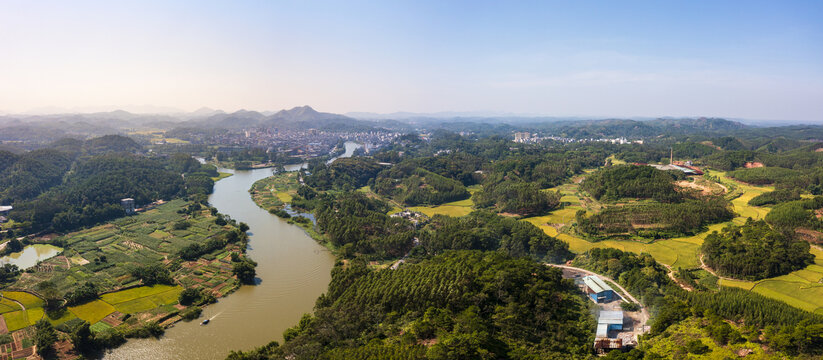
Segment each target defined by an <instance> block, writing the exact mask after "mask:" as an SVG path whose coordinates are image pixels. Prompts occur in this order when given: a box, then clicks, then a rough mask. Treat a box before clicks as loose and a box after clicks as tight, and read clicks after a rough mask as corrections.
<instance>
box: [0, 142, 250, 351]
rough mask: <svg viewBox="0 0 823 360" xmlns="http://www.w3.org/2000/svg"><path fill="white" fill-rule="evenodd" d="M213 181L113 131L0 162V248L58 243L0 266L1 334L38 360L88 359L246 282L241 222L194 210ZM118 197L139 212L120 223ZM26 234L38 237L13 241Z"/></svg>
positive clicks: (154, 332)
mask: <svg viewBox="0 0 823 360" xmlns="http://www.w3.org/2000/svg"><path fill="white" fill-rule="evenodd" d="M216 176H218V174H217V171H216V169H215V168H214V167H213V166H209V165H201V164H200V163H198V162H197V161H196V160H194V159H192V158H191V157H190V156H188V155H184V154H176V155H171V156H168V157H155V156H151V155H150V154H146V153H145V151H144V149H143V148H142V147H141V146H139V145H137V144H136V143H134V141H132V140H131V139H129V138H125V137H120V136H106V137H103V138H98V139H90V140H87V141H77V140H62V141H58V142H56V143H54V144H52V145H51V146H50V147H49V148H47V149H43V150H35V151H31V152H28V153H25V154H23V155H20V156H14V157H12V158H11V159H10V161H7V162H5V163H4V168H3V169H2V170H1V171H0V183H2V184H3V185H4V186H2V189H3V190H2V194H1V195H2V197H3V199H4V201H10V202H11V203H12V204H13V205H14V209H13V210H12V211H11V213H10V214H9V217H10V219H11V221H9V222H8V223H5V224H3V228H4V234H5V236H6V237H7V238H12V239H10V240H9V241H8V242H7V243H6V245H5V246H6V248H9V249H10V250H13V249H14V248H18V246H16V245H15V244H16V243H18V242H20V241H19V240H18V239H16V237H17V236H23V237H22V242H23V243H26V244H28V243H34V244H39V243H49V244H53V245H57V246H60V247H61V248H62V251H61V252H60V254H59V255H58V256H55V257H52V258H49V259H47V260H45V261H42V262H40V263H38V264H37V265H36V266H34V267H32V268H28V269H24V271H21V270H20V269H17V268H16V267H15V266H13V265H6V266H5V267H4V268H3V274H2V275H3V276H2V285H1V286H2V295H3V302H4V303H3V307H2V308H0V311H1V312H0V314H2V319H3V322H4V324H5V328H6V329H7V330H8V331H10V332H19V333H20V334H21V335H20V336H21V337H22V338H23V339H30V340H31V341H33V343H36V345H37V351H38V352H39V353H40V354H41V355H42V356H46V357H50V356H58V357H71V356H77V355H84V356H93V355H94V354H96V353H97V352H99V351H100V350H101V349H105V348H108V347H112V346H117V345H119V344H121V343H123V342H124V341H125V339H126V338H129V337H147V336H159V335H160V334H162V333H163V328H164V327H165V326H168V325H170V324H172V323H173V322H175V321H178V320H181V319H192V318H196V317H197V315H199V312H200V308H199V306H201V305H206V304H208V303H210V302H213V301H215V298H216V297H220V296H224V295H226V294H228V293H231V292H232V291H233V290H234V289H235V288H237V287H238V286H239V285H240V284H241V283H253V278H254V262H253V261H251V260H249V259H246V258H245V256H244V253H245V248H246V246H245V243H246V241H247V240H246V238H247V237H246V234H245V231H247V230H248V226H246V225H245V224H243V223H237V222H236V221H234V220H232V219H230V218H228V217H226V216H224V215H222V214H219V213H218V212H217V209H215V208H212V207H209V206H208V204H207V203H206V196H207V195H208V194H209V193H211V191H212V187H213V184H214V183H213V180H212V179H211V178H212V177H216ZM125 197H132V198H133V199H134V200H135V203H136V204H138V206H143V207H144V209H141V210H142V212H139V213H138V214H137V215H134V216H125V215H126V214H125V212H124V209H123V207H122V206H121V205H120V199H122V198H125ZM32 232H39V234H45V235H29V236H24V235H27V234H31V233H32ZM7 299H10V300H7ZM11 300H14V301H16V302H13V301H11ZM26 341H28V340H24V342H23V344H26V343H27V342H26ZM29 343H32V342H29ZM72 354H73V355H72Z"/></svg>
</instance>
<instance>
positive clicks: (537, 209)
mask: <svg viewBox="0 0 823 360" xmlns="http://www.w3.org/2000/svg"><path fill="white" fill-rule="evenodd" d="M560 197H561V196H560V194H559V193H558V192H556V191H541V190H540V187H539V186H537V185H536V184H533V183H529V182H525V181H522V180H519V179H510V178H506V177H503V176H502V175H501V174H499V173H495V174H491V175H489V176H488V177H487V178H486V180H485V181H483V188H482V189H481V190H480V191H478V192H477V193H475V194H474V204H475V206H476V207H478V208H495V209H496V210H498V211H500V212H504V213H511V214H516V215H522V216H530V215H539V214H543V213H546V212H548V211H551V210H554V209H556V208H557V207H558V206H560Z"/></svg>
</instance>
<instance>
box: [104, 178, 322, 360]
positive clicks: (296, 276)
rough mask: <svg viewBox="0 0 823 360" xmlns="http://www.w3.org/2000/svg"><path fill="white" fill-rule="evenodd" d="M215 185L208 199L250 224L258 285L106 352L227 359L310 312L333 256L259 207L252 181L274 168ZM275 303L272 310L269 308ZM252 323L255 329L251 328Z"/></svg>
mask: <svg viewBox="0 0 823 360" xmlns="http://www.w3.org/2000/svg"><path fill="white" fill-rule="evenodd" d="M220 171H221V172H229V173H233V174H234V175H233V176H231V177H228V178H225V179H223V180H220V181H219V182H217V183H216V184H215V188H214V193H213V194H212V195H211V196H210V198H209V203H210V205H212V206H214V207H216V208H217V209H219V210H220V212H221V213H223V214H226V215H228V216H231V218H232V219H235V220H238V221H243V222H245V223H247V224H249V226H250V231H249V232H248V235H249V243H248V244H249V247H248V249H247V251H246V253H247V255H248V256H249V257H250V258H252V259H254V260H256V261H257V262H258V266H257V268H256V271H257V285H255V286H242V287H239V288H238V289H237V290H236V291H234V292H233V293H232V294H231V296H226V297H223V298H221V299H220V301H218V302H217V303H215V304H211V305H208V306H206V307H204V308H203V315H202V318H207V319H211V321H210V322H209V324H208V325H207V326H201V325H200V324H199V322H198V321H193V322H178V323H176V324H175V325H174V326H173V327H171V328H169V329H167V330H166V332H165V334H164V335H163V336H162V337H160V338H159V339H135V340H129V341H128V342H127V343H126V344H124V345H122V346H120V347H118V348H116V349H113V350H111V351H109V352H108V353H106V354H105V356H104V358H105V359H134V358H152V359H224V358H225V357H226V356H227V355H228V353H229V351H231V350H245V349H251V348H254V347H257V346H261V345H264V344H266V343H268V342H269V341H271V340H272V339H273V338H274V339H275V340H279V341H282V338H280V339H277V338H279V337H280V334H282V333H283V331H285V330H286V329H287V328H289V327H291V326H293V325H294V324H296V323H297V322H298V321H299V320H300V317H301V316H302V315H303V314H304V313H308V312H311V311H312V308H313V304H314V303H315V301H316V299H317V297H318V296H320V294H322V293H323V292H325V291H326V289H327V286H328V283H329V281H330V280H331V268H332V267H333V264H334V257H333V256H332V255H331V254H330V252H329V251H326V250H325V249H324V248H323V247H321V246H319V245H318V244H317V243H316V242H315V241H313V240H312V239H311V238H310V237H309V236H307V235H306V233H305V232H304V231H303V229H301V228H298V227H295V226H292V225H290V224H289V223H288V222H287V221H284V220H280V219H278V218H277V217H276V216H274V215H272V214H269V213H268V211H266V210H264V209H261V208H259V207H258V206H257V205H256V204H255V203H254V202H253V201H252V199H251V197H250V196H249V192H248V190H249V188H250V187H251V185H252V184H253V183H254V182H256V181H257V180H259V179H262V178H265V177H267V176H269V175H271V170H270V169H258V170H249V171H234V170H229V169H221V170H220ZM272 309H277V311H272ZM249 329H254V331H249Z"/></svg>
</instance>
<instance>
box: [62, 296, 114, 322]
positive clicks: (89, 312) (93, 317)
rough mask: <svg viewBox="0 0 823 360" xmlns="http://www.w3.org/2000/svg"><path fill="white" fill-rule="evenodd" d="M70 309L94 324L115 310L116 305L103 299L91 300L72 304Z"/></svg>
mask: <svg viewBox="0 0 823 360" xmlns="http://www.w3.org/2000/svg"><path fill="white" fill-rule="evenodd" d="M69 311H71V312H72V314H74V315H75V316H77V317H78V318H81V319H83V320H86V321H88V322H89V323H90V324H94V323H96V322H98V321H100V320H103V318H104V317H106V315H108V314H111V313H113V312H114V311H115V309H114V307H113V306H111V305H109V304H108V303H106V302H105V301H102V300H95V301H90V302H87V303H85V304H82V305H77V306H70V307H69Z"/></svg>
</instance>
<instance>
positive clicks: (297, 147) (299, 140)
mask: <svg viewBox="0 0 823 360" xmlns="http://www.w3.org/2000/svg"><path fill="white" fill-rule="evenodd" d="M401 135H402V133H399V132H390V131H324V130H318V129H307V130H290V129H278V128H275V127H270V128H252V129H244V130H234V131H232V130H228V131H224V132H219V133H214V134H210V135H208V136H202V137H199V138H198V137H195V138H192V139H191V142H192V143H195V144H200V143H202V144H210V145H220V146H221V148H223V149H236V148H249V147H257V148H266V149H268V150H269V151H278V152H287V153H289V154H290V155H293V156H299V157H306V158H309V157H316V156H322V155H326V154H328V153H329V152H330V151H331V150H332V149H333V148H334V147H335V146H336V145H337V143H338V142H339V141H340V140H344V141H355V142H358V143H362V144H368V146H366V150H368V149H371V148H374V147H379V146H381V145H385V144H388V143H391V142H392V141H393V140H394V139H396V138H397V137H399V136H401Z"/></svg>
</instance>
